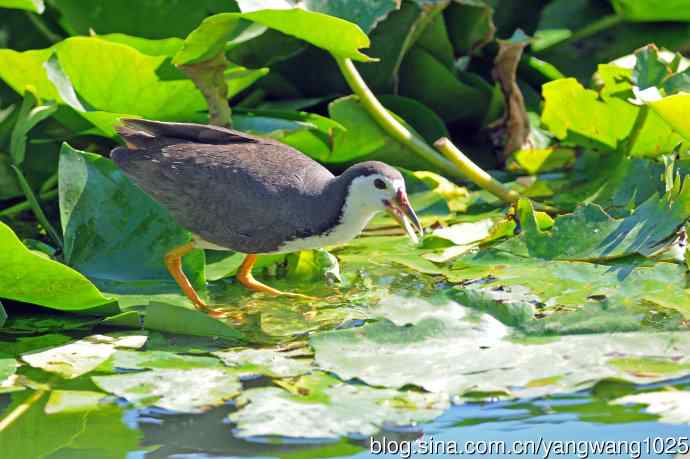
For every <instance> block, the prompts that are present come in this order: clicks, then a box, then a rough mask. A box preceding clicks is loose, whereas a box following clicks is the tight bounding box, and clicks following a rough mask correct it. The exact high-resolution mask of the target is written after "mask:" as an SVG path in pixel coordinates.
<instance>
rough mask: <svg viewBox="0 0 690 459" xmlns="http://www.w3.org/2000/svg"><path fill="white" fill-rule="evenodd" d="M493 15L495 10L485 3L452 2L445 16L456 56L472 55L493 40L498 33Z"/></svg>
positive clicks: (470, 1)
mask: <svg viewBox="0 0 690 459" xmlns="http://www.w3.org/2000/svg"><path fill="white" fill-rule="evenodd" d="M493 13H494V10H493V8H491V7H490V6H489V5H487V4H486V3H485V2H475V1H473V0H469V1H455V2H451V4H450V5H449V6H448V8H447V9H446V11H444V13H443V14H444V16H445V20H446V24H447V27H448V35H449V37H450V41H451V43H452V44H453V48H454V49H455V53H456V54H458V55H460V56H466V55H469V54H472V53H474V52H476V51H478V50H479V49H480V48H481V47H482V46H484V45H485V44H487V43H489V42H490V41H491V40H493V38H494V34H495V33H496V26H494V23H493Z"/></svg>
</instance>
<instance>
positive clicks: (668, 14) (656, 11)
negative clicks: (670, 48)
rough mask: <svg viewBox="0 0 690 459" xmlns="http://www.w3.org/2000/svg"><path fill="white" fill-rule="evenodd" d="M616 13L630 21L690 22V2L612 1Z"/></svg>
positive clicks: (680, 0) (676, 0)
mask: <svg viewBox="0 0 690 459" xmlns="http://www.w3.org/2000/svg"><path fill="white" fill-rule="evenodd" d="M611 3H612V4H613V7H614V8H615V10H616V12H617V13H618V14H620V15H622V16H623V17H624V18H625V19H626V20H628V21H640V22H653V21H686V22H690V2H689V1H688V0H667V1H665V2H662V3H659V2H655V1H654V0H611Z"/></svg>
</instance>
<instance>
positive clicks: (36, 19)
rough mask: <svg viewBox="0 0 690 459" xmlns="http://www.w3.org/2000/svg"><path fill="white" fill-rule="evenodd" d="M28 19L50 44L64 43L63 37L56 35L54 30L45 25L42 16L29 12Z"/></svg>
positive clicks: (27, 13)
mask: <svg viewBox="0 0 690 459" xmlns="http://www.w3.org/2000/svg"><path fill="white" fill-rule="evenodd" d="M26 17H28V18H29V21H30V22H31V24H33V25H34V27H36V29H37V30H38V31H39V32H41V35H43V36H44V37H46V39H47V40H48V41H49V42H51V43H58V42H60V41H62V37H61V36H60V35H58V34H56V33H55V32H53V31H52V30H50V28H49V27H48V26H47V25H45V23H44V22H43V19H41V17H40V16H38V15H37V14H34V13H30V12H28V11H27V12H26Z"/></svg>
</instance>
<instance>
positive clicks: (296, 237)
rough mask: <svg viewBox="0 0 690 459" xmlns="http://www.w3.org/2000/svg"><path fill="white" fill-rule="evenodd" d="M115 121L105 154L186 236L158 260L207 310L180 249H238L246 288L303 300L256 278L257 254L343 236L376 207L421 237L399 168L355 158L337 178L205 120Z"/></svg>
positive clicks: (265, 141)
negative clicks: (118, 140) (113, 139)
mask: <svg viewBox="0 0 690 459" xmlns="http://www.w3.org/2000/svg"><path fill="white" fill-rule="evenodd" d="M119 121H120V124H119V125H117V126H115V129H116V130H117V132H118V133H119V135H120V136H121V137H122V139H123V140H124V144H125V145H124V146H118V147H116V148H114V149H113V150H112V152H111V154H110V157H111V159H112V160H113V161H114V162H115V164H117V166H118V167H119V169H120V170H121V171H122V172H123V173H124V174H125V175H126V176H127V177H128V178H129V179H130V180H131V181H132V182H133V183H134V184H135V185H136V186H138V187H139V188H141V189H142V190H143V191H144V192H145V193H146V194H148V195H149V196H150V197H151V198H153V200H154V201H156V202H157V203H158V204H159V205H161V206H162V207H163V208H165V209H167V211H168V212H169V214H170V215H171V217H172V218H173V219H174V220H175V221H176V222H177V223H178V224H179V225H180V226H181V227H182V228H184V229H186V230H187V231H189V232H190V233H191V235H192V239H191V241H190V242H187V243H185V244H182V245H180V246H177V247H174V248H173V249H172V250H170V251H169V252H167V253H166V255H165V257H164V262H165V266H166V267H167V270H168V271H169V273H170V275H171V276H172V277H173V279H174V280H175V281H176V282H177V284H178V285H179V287H180V288H181V290H182V292H183V293H184V294H185V295H186V296H187V298H189V300H191V302H192V303H193V304H194V306H195V308H196V309H198V310H200V311H204V312H207V313H209V312H214V310H213V309H212V308H211V307H209V306H208V305H207V304H206V303H205V302H204V301H203V300H202V299H201V297H200V296H199V295H198V293H197V292H196V290H195V289H194V287H193V286H192V285H191V283H190V282H189V279H188V278H187V276H186V275H185V273H184V271H183V270H182V257H184V255H185V254H187V253H189V252H190V251H192V250H193V249H211V250H226V251H234V252H240V253H244V254H246V255H245V258H244V259H243V262H242V264H241V266H240V268H239V270H238V272H237V274H236V279H237V280H238V281H239V282H240V283H241V284H242V285H244V286H245V287H246V288H248V289H250V290H253V291H257V292H263V293H266V294H269V295H286V296H293V297H302V298H305V297H306V296H305V295H301V294H299V293H292V292H284V291H280V290H277V289H275V288H273V287H270V286H268V285H265V284H263V283H261V282H259V281H258V280H256V279H255V278H254V277H253V276H252V266H253V265H254V263H255V262H256V259H257V255H259V254H273V253H290V252H297V251H300V250H309V249H316V248H322V247H325V246H331V245H338V244H343V243H346V242H349V241H350V240H352V239H354V238H355V237H357V236H358V235H359V234H360V233H361V232H362V230H363V229H364V227H365V226H366V225H367V223H368V222H369V221H370V220H371V218H372V217H373V216H374V215H375V214H377V213H379V212H381V211H386V212H388V213H389V214H390V215H391V216H392V217H393V218H394V219H395V220H396V221H397V222H398V223H399V224H400V225H401V226H402V227H403V228H404V230H405V232H406V233H407V235H408V236H409V237H410V239H411V240H412V241H413V242H415V243H417V242H418V240H419V238H421V237H423V236H424V229H423V227H422V225H421V223H420V221H419V219H418V217H417V215H416V214H415V211H414V209H413V208H412V206H411V204H410V201H409V199H408V196H407V192H406V188H405V180H404V179H403V176H402V174H401V173H400V172H399V171H398V170H397V169H395V168H394V167H392V166H389V165H387V164H385V163H383V162H378V161H366V162H361V163H357V164H354V165H352V166H351V167H349V168H348V169H346V170H345V171H344V172H343V173H342V174H340V175H338V176H335V175H333V174H332V173H331V172H330V171H329V170H328V169H327V168H325V167H324V166H322V165H321V164H320V163H318V162H317V161H315V160H313V159H311V158H309V157H308V156H306V155H305V154H303V153H301V152H299V151H297V150H295V149H294V148H292V147H290V146H288V145H286V144H283V143H281V142H279V141H277V140H274V139H270V138H265V137H260V136H255V135H251V134H247V133H244V132H241V131H237V130H233V129H229V128H224V127H218V126H213V125H205V124H196V123H173V122H162V121H152V120H146V119H135V118H122V119H120V120H119ZM417 233H418V234H419V236H418V235H417Z"/></svg>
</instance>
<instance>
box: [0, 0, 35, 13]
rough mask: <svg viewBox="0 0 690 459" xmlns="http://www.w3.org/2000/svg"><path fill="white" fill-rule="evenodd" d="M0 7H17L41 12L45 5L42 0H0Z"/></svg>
mask: <svg viewBox="0 0 690 459" xmlns="http://www.w3.org/2000/svg"><path fill="white" fill-rule="evenodd" d="M0 8H17V9H20V10H27V11H33V12H34V13H38V14H41V13H43V10H45V8H46V6H45V4H44V3H43V0H0Z"/></svg>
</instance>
